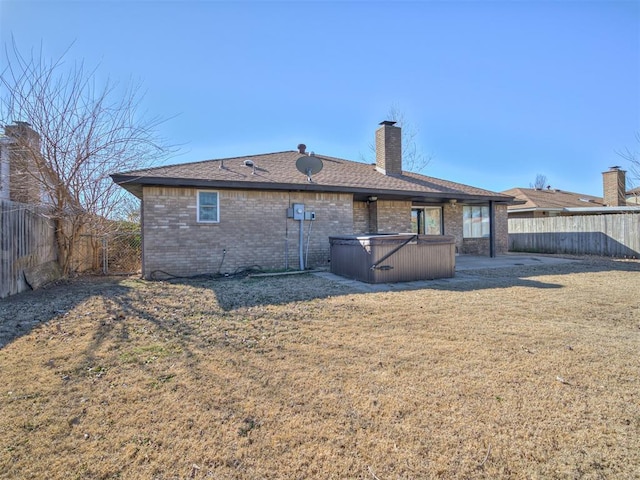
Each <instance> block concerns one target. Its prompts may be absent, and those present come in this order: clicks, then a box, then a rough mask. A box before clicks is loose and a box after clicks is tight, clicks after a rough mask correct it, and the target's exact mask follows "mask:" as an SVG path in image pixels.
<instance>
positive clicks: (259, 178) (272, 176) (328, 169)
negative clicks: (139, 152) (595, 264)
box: [111, 151, 513, 203]
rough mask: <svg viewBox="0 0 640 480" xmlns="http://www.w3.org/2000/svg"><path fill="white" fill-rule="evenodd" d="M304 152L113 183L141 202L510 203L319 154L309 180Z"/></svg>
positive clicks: (153, 171)
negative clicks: (297, 195) (151, 190)
mask: <svg viewBox="0 0 640 480" xmlns="http://www.w3.org/2000/svg"><path fill="white" fill-rule="evenodd" d="M304 155H305V154H302V153H300V152H298V151H285V152H278V153H268V154H263V155H252V156H246V157H235V158H224V159H217V160H206V161H202V162H195V163H185V164H179V165H170V166H163V167H156V168H149V169H144V170H136V171H131V172H123V173H115V174H113V175H111V177H112V178H113V180H114V181H115V182H116V183H117V184H119V185H120V186H122V187H123V188H126V189H127V190H129V191H130V192H131V193H133V194H134V195H136V196H137V197H139V198H142V186H143V185H156V186H162V185H164V186H180V187H195V188H240V189H254V190H299V191H313V192H340V193H353V194H354V198H355V199H362V200H364V199H366V198H367V196H370V195H376V196H377V197H378V198H380V199H393V198H395V199H398V198H404V199H411V200H412V201H416V202H420V201H424V202H429V201H447V200H452V199H455V200H460V201H466V202H474V201H489V200H492V201H496V202H503V203H509V202H510V201H512V200H513V198H512V197H511V196H510V195H508V194H501V193H497V192H491V191H489V190H484V189H481V188H476V187H471V186H468V185H463V184H460V183H455V182H450V181H447V180H441V179H438V178H433V177H428V176H425V175H420V174H417V173H410V172H403V174H401V175H385V174H384V173H381V172H379V171H378V170H376V166H375V165H373V164H367V163H361V162H354V161H350V160H344V159H341V158H334V157H328V156H325V155H315V156H316V157H317V158H319V159H321V160H322V162H323V164H324V166H323V169H322V170H321V171H320V172H319V173H317V174H315V175H313V176H312V181H311V182H309V181H307V177H306V175H304V174H302V173H300V172H299V171H298V170H297V169H296V161H297V160H298V159H299V158H300V157H302V156H304Z"/></svg>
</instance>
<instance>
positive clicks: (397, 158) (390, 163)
mask: <svg viewBox="0 0 640 480" xmlns="http://www.w3.org/2000/svg"><path fill="white" fill-rule="evenodd" d="M395 123H396V122H391V121H388V120H385V121H384V122H381V123H380V125H381V127H380V128H379V129H378V130H376V170H378V171H379V172H381V173H384V174H385V175H401V174H402V130H401V129H400V127H396V126H394V125H395Z"/></svg>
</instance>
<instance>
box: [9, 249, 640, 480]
mask: <svg viewBox="0 0 640 480" xmlns="http://www.w3.org/2000/svg"><path fill="white" fill-rule="evenodd" d="M639 273H640V264H639V263H638V262H613V261H602V260H598V261H595V260H591V261H583V262H579V263H572V264H565V265H559V266H547V267H518V268H510V269H497V270H496V269H492V270H482V271H467V272H465V273H464V275H460V276H458V278H457V280H456V281H452V282H434V283H433V284H432V285H431V286H430V287H427V288H419V289H414V290H405V291H388V292H379V293H361V292H357V291H354V290H350V289H349V288H348V287H346V286H345V285H341V284H338V283H334V282H330V281H327V280H325V279H322V278H318V277H315V276H312V275H304V276H297V277H283V278H260V279H231V280H215V281H214V280H206V279H192V280H188V281H181V282H146V281H142V280H138V279H134V278H124V279H123V278H117V279H116V278H107V279H83V280H76V281H73V282H65V283H62V284H58V285H55V286H52V287H50V288H47V289H44V290H41V291H37V292H31V293H28V294H21V295H18V296H15V297H11V298H9V299H5V300H2V301H0V344H1V345H2V347H1V349H0V385H2V387H1V390H0V408H1V409H2V412H3V415H2V416H1V417H0V431H2V433H3V434H2V440H1V441H2V445H1V447H0V448H1V450H0V472H3V475H4V477H5V478H37V477H42V476H43V475H46V476H48V478H65V479H66V478H157V479H170V478H171V479H173V478H217V479H231V478H234V479H235V478H247V479H249V478H251V479H252V478H272V479H280V478H282V479H285V478H286V479H291V478H366V479H376V478H377V479H380V480H386V479H392V478H393V479H398V478H633V477H634V476H635V475H636V474H637V472H638V471H639V470H640V453H639V452H640V400H639V398H640V379H639V376H638V371H639V367H640V362H639V361H638V345H640V306H639V303H638V300H637V292H638V286H640V283H639V282H640V281H639V280H638V278H639ZM43 472H47V473H46V474H43Z"/></svg>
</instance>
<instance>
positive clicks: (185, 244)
mask: <svg viewBox="0 0 640 480" xmlns="http://www.w3.org/2000/svg"><path fill="white" fill-rule="evenodd" d="M380 125H381V126H380V128H379V129H378V130H377V131H376V163H375V164H366V163H362V162H354V161H350V160H344V159H340V158H334V157H329V156H326V155H319V154H316V155H314V154H313V153H311V154H308V153H307V152H306V147H305V146H304V145H299V146H298V150H294V151H285V152H278V153H268V154H263V155H251V156H245V157H235V158H224V159H218V160H207V161H203V162H195V163H187V164H181V165H171V166H163V167H156V168H150V169H144V170H138V171H131V172H123V173H115V174H113V175H112V178H113V180H114V182H116V183H117V184H118V185H120V186H122V187H123V188H125V189H127V190H128V191H129V192H131V193H132V194H134V195H135V196H136V197H138V198H139V199H140V200H141V201H142V203H141V210H142V212H141V219H142V233H143V262H142V263H143V266H142V269H143V276H144V277H145V278H161V277H162V276H163V275H167V274H170V275H176V276H189V275H196V274H214V273H233V272H235V271H239V270H242V269H245V268H250V267H253V266H259V267H262V268H264V269H287V268H292V269H293V268H298V267H299V265H300V261H299V257H298V251H299V246H300V241H301V239H300V235H299V230H301V229H299V226H300V220H296V219H294V218H291V217H292V216H293V215H292V207H293V205H294V204H296V205H304V210H305V211H306V212H307V214H306V216H305V218H306V220H303V229H304V234H303V237H302V242H304V244H303V245H304V249H305V252H306V261H305V263H304V265H305V266H306V267H310V268H315V267H325V266H327V262H328V259H329V237H330V236H333V235H360V234H367V233H394V232H415V233H423V234H433V235H445V234H446V235H453V236H454V237H455V242H456V250H457V251H458V253H461V254H467V253H468V254H480V255H487V256H489V255H490V256H495V255H496V254H499V253H504V252H506V251H507V246H508V232H507V228H508V227H507V205H508V204H510V202H511V201H512V200H513V197H512V196H510V195H506V194H501V193H496V192H491V191H487V190H483V189H480V188H476V187H471V186H468V185H462V184H459V183H454V182H450V181H447V180H441V179H437V178H432V177H428V176H425V175H419V174H416V173H411V172H405V171H403V170H402V146H401V131H400V128H398V127H396V126H395V125H394V122H382V123H381V124H380ZM311 156H312V157H314V158H313V161H312V163H317V160H320V161H321V162H322V169H321V170H320V171H319V172H318V173H313V174H311V175H310V176H309V175H308V173H310V172H307V174H305V173H301V171H299V170H298V169H297V168H296V164H297V163H298V164H299V161H300V159H301V158H304V157H311ZM303 163H307V162H305V161H303ZM312 218H313V220H312Z"/></svg>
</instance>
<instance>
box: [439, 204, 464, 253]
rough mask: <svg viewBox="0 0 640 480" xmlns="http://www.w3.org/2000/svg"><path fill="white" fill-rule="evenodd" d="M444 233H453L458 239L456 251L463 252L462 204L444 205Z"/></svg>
mask: <svg viewBox="0 0 640 480" xmlns="http://www.w3.org/2000/svg"><path fill="white" fill-rule="evenodd" d="M442 215H443V219H444V232H442V233H443V234H444V235H453V236H454V237H455V239H456V253H462V205H459V204H455V205H451V204H449V203H445V204H444V205H443V207H442Z"/></svg>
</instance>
